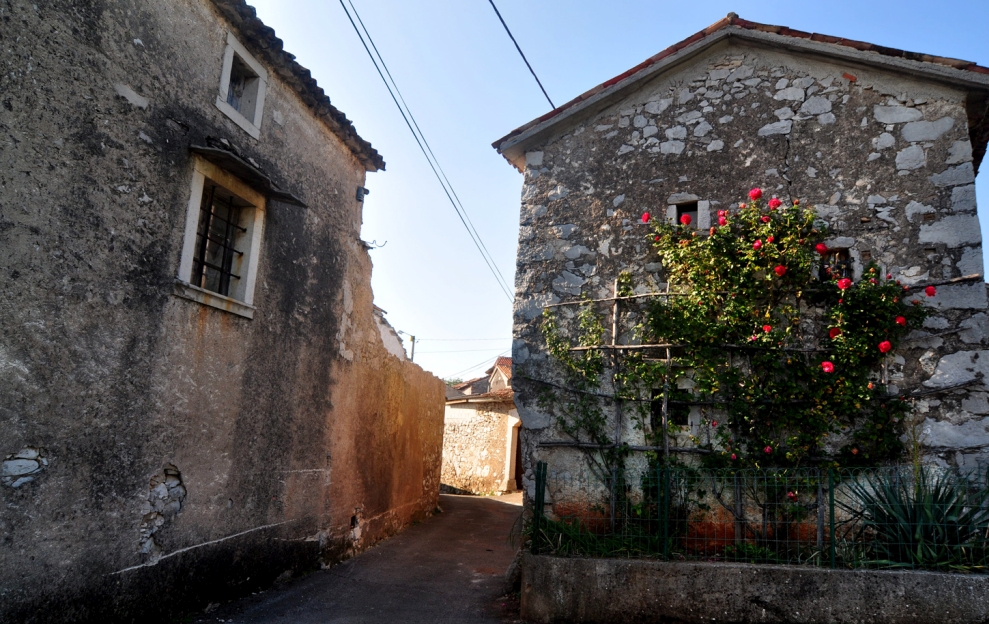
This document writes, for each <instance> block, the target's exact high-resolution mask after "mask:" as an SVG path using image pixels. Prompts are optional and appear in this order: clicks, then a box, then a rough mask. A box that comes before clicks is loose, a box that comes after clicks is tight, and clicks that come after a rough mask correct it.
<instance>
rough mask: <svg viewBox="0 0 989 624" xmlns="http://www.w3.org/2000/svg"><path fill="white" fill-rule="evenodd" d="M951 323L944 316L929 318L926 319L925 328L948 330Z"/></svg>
mask: <svg viewBox="0 0 989 624" xmlns="http://www.w3.org/2000/svg"><path fill="white" fill-rule="evenodd" d="M949 325H950V323H949V322H948V319H946V318H944V317H943V316H928V317H927V318H925V319H924V327H926V328H928V329H948V326H949Z"/></svg>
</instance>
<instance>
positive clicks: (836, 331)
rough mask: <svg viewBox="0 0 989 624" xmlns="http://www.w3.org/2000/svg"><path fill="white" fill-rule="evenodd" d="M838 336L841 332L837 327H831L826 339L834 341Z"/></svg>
mask: <svg viewBox="0 0 989 624" xmlns="http://www.w3.org/2000/svg"><path fill="white" fill-rule="evenodd" d="M840 335H841V330H840V329H838V328H837V327H832V328H831V329H830V330H829V331H828V338H830V339H831V340H834V339H835V338H837V337H838V336H840Z"/></svg>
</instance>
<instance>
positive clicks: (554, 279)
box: [494, 14, 989, 487]
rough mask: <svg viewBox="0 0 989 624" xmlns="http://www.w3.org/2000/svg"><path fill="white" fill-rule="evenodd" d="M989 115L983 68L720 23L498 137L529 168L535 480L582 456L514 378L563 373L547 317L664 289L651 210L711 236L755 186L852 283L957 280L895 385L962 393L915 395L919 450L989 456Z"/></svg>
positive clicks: (524, 241)
mask: <svg viewBox="0 0 989 624" xmlns="http://www.w3.org/2000/svg"><path fill="white" fill-rule="evenodd" d="M987 102H989V68H986V67H982V66H979V65H976V64H975V63H971V62H967V61H960V60H956V59H946V58H941V57H935V56H929V55H924V54H915V53H910V52H903V51H900V50H893V49H889V48H883V47H880V46H875V45H871V44H868V43H863V42H858V41H849V40H844V39H840V38H836V37H830V36H826V35H818V34H811V33H807V32H802V31H796V30H792V29H789V28H785V27H778V26H768V25H764V24H757V23H754V22H749V21H746V20H743V19H740V18H739V17H737V16H736V15H734V14H729V16H728V17H727V18H725V19H723V20H721V21H719V22H717V23H715V24H713V25H712V26H710V27H709V28H707V29H705V30H703V31H701V32H699V33H697V34H695V35H693V36H691V37H689V38H687V39H685V40H684V41H682V42H680V43H677V44H675V45H673V46H671V47H669V48H667V49H666V50H664V51H662V52H660V53H659V54H657V55H656V56H653V57H651V58H649V59H647V60H646V61H644V62H643V63H641V64H639V65H638V66H636V67H634V68H632V69H630V70H629V71H627V72H625V73H623V74H622V75H620V76H616V77H615V78H613V79H611V80H609V81H607V82H605V83H603V84H601V85H599V86H597V87H595V88H593V89H591V90H590V91H588V92H586V93H584V94H582V95H580V96H578V97H577V98H575V99H574V100H572V101H571V102H568V103H566V104H564V105H563V106H560V107H559V108H557V109H555V110H553V111H551V112H550V113H547V114H546V115H544V116H542V117H540V118H538V119H535V120H533V121H532V122H530V123H528V124H526V125H524V126H522V127H521V128H519V129H517V130H515V131H513V132H511V133H510V134H508V135H507V136H505V137H503V138H501V139H499V140H498V141H496V142H495V143H494V146H495V147H496V148H497V150H498V151H499V152H500V153H501V154H502V155H503V156H504V157H505V158H506V159H507V160H508V161H509V162H510V163H511V164H512V165H514V166H515V167H516V168H517V169H518V170H519V171H521V172H523V173H524V175H525V178H524V183H523V186H522V206H521V214H520V229H519V250H518V263H517V278H516V284H517V296H516V304H515V311H514V315H515V316H514V323H515V324H514V337H515V342H514V349H513V356H514V363H515V366H516V373H517V382H516V385H515V392H516V399H515V400H516V406H517V408H518V410H519V415H520V418H521V420H522V427H523V429H522V431H523V434H522V441H523V454H524V460H523V461H524V465H525V467H526V473H525V474H526V479H527V483H528V484H529V487H531V486H532V481H531V480H529V479H530V477H531V474H532V472H531V469H532V467H533V465H534V463H535V461H536V460H539V459H544V460H548V461H550V463H551V464H552V465H553V466H555V467H556V469H558V470H566V469H568V467H570V466H574V465H575V464H574V463H573V461H574V459H573V458H574V455H575V451H574V450H573V449H568V448H561V447H556V448H553V447H550V446H548V445H544V446H540V443H542V442H548V441H553V440H560V439H564V438H565V436H564V435H563V434H562V433H561V432H560V431H559V430H558V426H557V424H556V422H555V420H554V418H553V416H552V414H551V413H549V412H548V411H546V410H544V409H541V408H540V406H539V405H538V404H537V397H538V396H539V392H540V390H541V389H542V387H543V386H542V385H541V384H539V383H536V382H534V381H530V380H520V379H518V376H519V375H521V373H522V372H523V371H524V374H525V377H528V378H532V379H540V380H548V381H552V380H553V366H552V363H551V362H550V360H549V358H548V355H547V353H546V348H545V342H544V339H543V336H542V334H541V331H540V329H539V317H540V314H541V313H542V311H543V309H544V307H545V306H546V305H548V304H555V303H558V302H566V301H575V300H578V299H579V298H581V297H589V298H607V297H611V296H613V292H614V290H613V289H614V284H615V278H616V277H617V276H618V274H619V273H620V272H623V271H629V272H631V273H632V274H633V277H634V280H635V283H636V284H637V287H638V289H639V292H652V291H655V290H656V289H659V288H662V287H663V284H662V281H663V277H662V266H661V265H660V264H659V263H658V262H657V261H656V259H655V255H654V254H650V251H651V250H650V247H649V245H648V244H647V241H646V240H645V237H644V234H645V233H646V230H645V227H646V226H645V225H643V224H642V222H641V219H640V216H641V215H642V214H643V213H644V212H647V211H649V212H652V213H653V214H654V215H655V214H659V215H660V216H661V217H663V216H665V218H668V219H670V221H671V222H672V221H673V220H677V221H679V217H680V216H681V215H683V214H690V215H691V217H692V220H693V224H694V225H695V226H696V227H697V228H698V229H700V230H706V229H708V228H709V227H710V225H711V223H712V214H715V213H716V211H717V210H718V209H719V208H720V209H724V208H728V207H730V206H731V205H732V204H733V203H735V202H737V201H739V200H740V199H742V198H744V197H745V193H746V192H747V190H748V189H749V188H751V187H754V186H760V187H763V188H765V189H767V190H768V191H769V193H770V194H777V195H779V196H780V197H783V198H785V199H787V200H791V199H795V198H799V199H801V200H802V201H804V202H805V203H809V204H812V205H813V206H814V207H815V209H816V210H817V213H818V215H819V217H820V218H821V219H822V220H823V221H825V222H826V223H827V225H828V227H829V231H830V232H831V235H832V238H831V239H830V240H829V241H827V243H828V246H829V247H830V248H831V249H832V250H834V251H835V252H836V253H840V254H841V255H842V259H843V261H844V262H846V263H847V265H848V270H849V271H850V272H851V273H852V274H853V276H854V277H855V278H858V277H860V275H861V271H862V267H863V266H864V265H865V264H866V263H867V262H868V261H870V260H873V261H876V262H877V263H879V264H880V265H881V266H883V267H884V268H886V269H887V270H888V271H889V272H891V273H892V274H893V275H894V276H895V277H896V278H897V279H899V280H901V281H902V282H903V283H904V284H906V285H914V284H923V283H934V282H941V283H944V282H947V281H948V280H951V279H956V280H957V281H956V282H953V283H945V284H944V285H941V286H939V287H938V294H937V296H936V297H934V298H932V299H927V300H925V304H926V305H931V306H933V308H934V313H933V315H932V316H931V317H930V318H929V319H928V320H927V321H926V323H925V328H924V330H922V331H916V332H915V333H914V334H913V335H911V336H910V337H909V340H908V341H906V342H905V343H904V344H903V345H902V347H901V348H900V350H899V352H898V353H896V354H895V358H894V360H893V362H894V363H893V365H892V366H891V367H890V379H891V380H892V382H893V384H894V385H895V386H898V387H899V388H900V389H901V390H902V391H903V392H912V391H915V390H920V389H926V390H938V389H941V388H945V387H953V386H957V385H959V384H966V383H967V384H968V385H965V386H964V387H961V388H957V389H955V390H953V391H949V392H942V393H939V394H932V395H928V396H926V397H925V398H921V399H917V400H916V401H915V406H916V410H917V413H918V415H919V416H920V417H921V418H922V419H923V427H922V433H923V444H924V445H926V447H925V449H926V452H927V453H928V454H929V455H930V456H931V457H932V459H933V460H934V461H938V462H942V463H944V464H950V465H959V466H966V465H973V464H974V463H975V462H976V461H984V460H985V459H987V458H989V418H987V415H989V385H987V384H989V379H984V380H980V379H979V378H978V376H979V374H987V373H989V350H987V346H989V345H987V342H986V339H987V336H986V331H987V315H986V304H987V300H986V286H985V284H984V283H983V282H984V280H983V278H982V272H983V270H982V267H983V258H982V241H981V235H980V229H979V219H978V216H977V215H976V200H975V186H974V180H975V174H976V173H977V171H978V168H979V164H980V163H981V162H982V159H983V157H984V155H985V152H986V144H987V140H989V114H987V112H989V105H987ZM561 313H562V314H569V313H570V312H567V311H566V310H563V311H561ZM619 338H620V339H621V338H622V337H619ZM609 339H610V338H609ZM987 377H989V375H987ZM621 435H622V437H623V440H624V441H628V442H630V443H635V441H636V440H637V439H639V436H641V432H637V431H635V430H634V429H633V428H631V426H630V425H629V426H628V427H627V428H625V429H624V430H623V431H622V433H621Z"/></svg>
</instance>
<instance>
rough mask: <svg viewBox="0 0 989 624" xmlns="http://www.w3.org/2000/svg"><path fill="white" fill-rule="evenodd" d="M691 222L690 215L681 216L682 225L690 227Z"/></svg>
mask: <svg viewBox="0 0 989 624" xmlns="http://www.w3.org/2000/svg"><path fill="white" fill-rule="evenodd" d="M690 221H691V218H690V215H689V214H685V215H680V223H682V224H684V225H690Z"/></svg>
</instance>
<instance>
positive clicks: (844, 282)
mask: <svg viewBox="0 0 989 624" xmlns="http://www.w3.org/2000/svg"><path fill="white" fill-rule="evenodd" d="M851 285H852V280H850V279H848V278H847V277H843V278H841V279H840V280H838V288H839V289H841V290H845V289H847V288H848V287H849V286H851Z"/></svg>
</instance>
